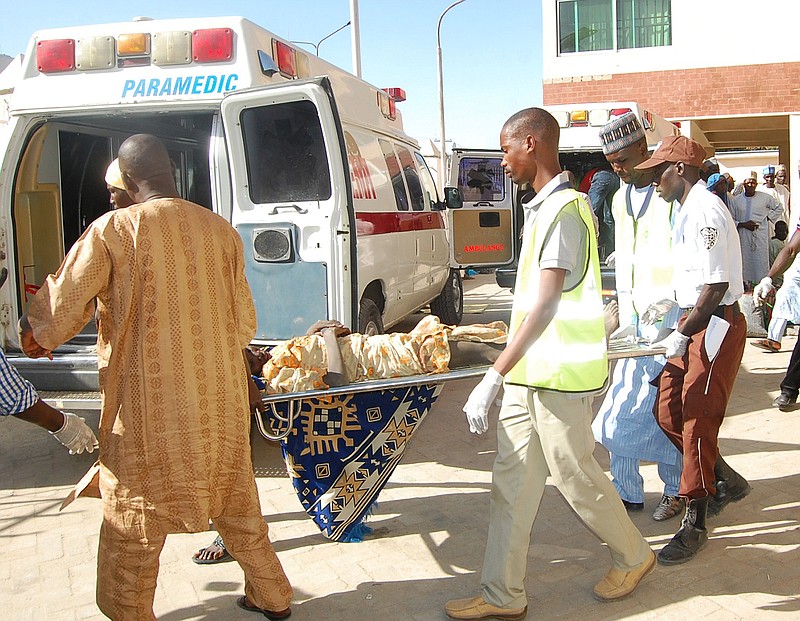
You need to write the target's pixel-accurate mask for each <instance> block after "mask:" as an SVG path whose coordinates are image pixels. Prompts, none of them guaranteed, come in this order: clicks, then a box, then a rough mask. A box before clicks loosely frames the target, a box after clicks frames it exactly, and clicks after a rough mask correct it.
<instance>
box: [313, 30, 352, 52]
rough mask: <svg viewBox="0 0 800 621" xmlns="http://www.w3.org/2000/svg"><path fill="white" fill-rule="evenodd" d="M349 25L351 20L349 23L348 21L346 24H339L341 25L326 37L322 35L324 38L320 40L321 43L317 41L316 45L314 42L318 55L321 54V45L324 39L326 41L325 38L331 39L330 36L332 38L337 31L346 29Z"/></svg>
mask: <svg viewBox="0 0 800 621" xmlns="http://www.w3.org/2000/svg"><path fill="white" fill-rule="evenodd" d="M349 25H350V22H347V23H346V24H345V25H344V26H339V27H338V28H337V29H336V30H334V31H333V32H332V33H331V34H329V35H325V36H324V37H322V38H321V39H320V40H319V43H317V44H316V45H314V44H313V43H312V44H311V45H314V48H315V49H316V50H317V56H319V46H320V45H322V42H323V41H325V40H327V39H330V38H331V37H332V36H333V35H335V34H336V33H337V32H340V31H341V30H344V29H345V28H347V27H348V26H349Z"/></svg>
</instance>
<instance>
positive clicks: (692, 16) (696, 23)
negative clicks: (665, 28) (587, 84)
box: [542, 0, 800, 84]
mask: <svg viewBox="0 0 800 621" xmlns="http://www.w3.org/2000/svg"><path fill="white" fill-rule="evenodd" d="M798 23H800V2H795V1H794V0H782V1H780V2H769V3H764V4H763V5H760V4H758V3H754V2H752V0H694V1H690V0H672V45H671V46H668V47H654V48H637V49H631V50H619V51H608V52H584V53H576V54H565V55H564V56H559V55H558V12H557V2H556V0H542V27H543V36H542V43H543V55H542V76H543V78H544V83H545V84H547V83H548V81H549V80H553V79H559V78H564V77H574V76H603V75H609V74H619V73H638V72H649V71H664V70H674V69H698V68H702V67H720V66H736V65H761V64H771V63H774V62H775V61H776V60H778V59H779V60H781V61H783V62H800V45H796V44H795V39H796V38H797V36H798V28H797V25H798Z"/></svg>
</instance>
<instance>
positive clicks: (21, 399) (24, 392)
mask: <svg viewBox="0 0 800 621" xmlns="http://www.w3.org/2000/svg"><path fill="white" fill-rule="evenodd" d="M38 399H39V395H37V394H36V389H35V388H34V387H33V384H31V383H30V382H29V381H28V380H26V379H25V378H24V377H22V376H21V375H20V374H19V371H17V370H16V369H15V368H14V367H13V366H12V365H11V364H10V363H9V362H8V360H7V359H6V357H5V354H3V352H2V351H0V416H9V415H14V414H20V413H22V412H24V411H25V410H27V409H28V408H29V407H31V406H32V405H33V404H34V403H36V401H38Z"/></svg>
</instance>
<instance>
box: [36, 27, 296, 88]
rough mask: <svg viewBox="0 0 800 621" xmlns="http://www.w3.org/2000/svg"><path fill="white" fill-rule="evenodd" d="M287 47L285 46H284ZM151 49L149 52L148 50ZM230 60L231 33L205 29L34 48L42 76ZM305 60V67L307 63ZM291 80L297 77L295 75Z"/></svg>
mask: <svg viewBox="0 0 800 621" xmlns="http://www.w3.org/2000/svg"><path fill="white" fill-rule="evenodd" d="M287 47H288V46H287ZM151 48H152V49H151ZM231 59H233V30H231V29H230V28H208V29H203V30H195V31H188V30H175V31H170V32H156V33H153V35H152V37H151V35H150V34H149V33H145V32H135V33H127V34H121V35H119V36H118V37H117V39H116V40H115V39H114V37H111V36H98V37H89V38H86V39H77V40H76V39H52V40H44V41H39V42H37V44H36V62H37V66H38V68H39V71H40V72H42V73H62V72H65V71H73V70H75V69H77V70H79V71H91V70H93V69H110V68H112V67H114V65H115V64H116V65H117V66H119V67H131V66H142V65H149V64H150V63H151V62H152V63H153V64H154V65H161V66H163V65H188V64H191V63H192V62H197V63H216V62H226V61H230V60H231ZM305 60H306V66H307V64H308V63H307V61H308V59H305ZM294 77H297V76H296V75H295V76H294Z"/></svg>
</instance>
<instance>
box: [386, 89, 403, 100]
mask: <svg viewBox="0 0 800 621" xmlns="http://www.w3.org/2000/svg"><path fill="white" fill-rule="evenodd" d="M383 90H384V91H385V92H387V93H389V97H391V98H392V99H394V100H395V101H396V102H398V103H399V102H401V101H405V100H406V92H405V91H404V90H403V89H402V88H397V87H392V88H384V89H383Z"/></svg>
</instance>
